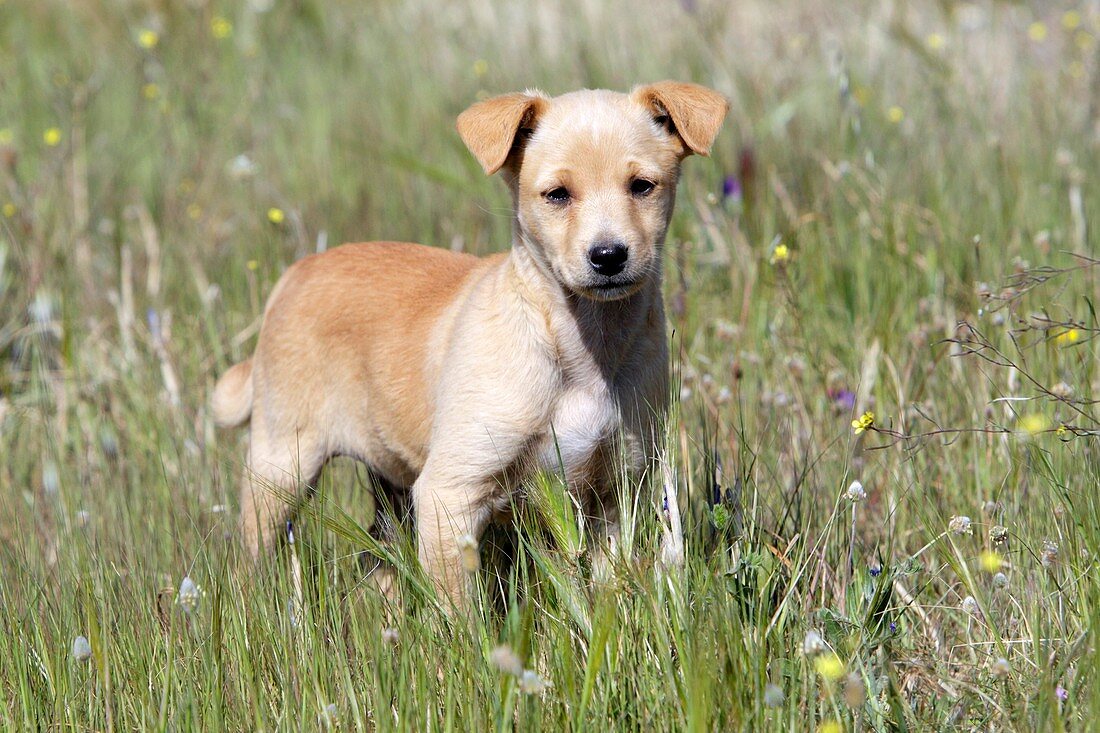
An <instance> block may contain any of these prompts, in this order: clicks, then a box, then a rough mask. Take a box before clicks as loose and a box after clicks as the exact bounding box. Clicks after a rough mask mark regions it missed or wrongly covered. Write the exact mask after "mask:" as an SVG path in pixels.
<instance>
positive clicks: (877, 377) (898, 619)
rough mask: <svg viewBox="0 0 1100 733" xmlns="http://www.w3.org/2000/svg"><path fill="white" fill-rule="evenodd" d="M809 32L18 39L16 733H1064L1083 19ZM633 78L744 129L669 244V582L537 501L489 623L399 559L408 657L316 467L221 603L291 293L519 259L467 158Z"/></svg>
mask: <svg viewBox="0 0 1100 733" xmlns="http://www.w3.org/2000/svg"><path fill="white" fill-rule="evenodd" d="M267 6H271V7H270V8H269V9H266V8H267ZM808 7H809V6H805V7H803V5H802V4H799V3H791V2H783V3H738V4H736V5H732V6H730V5H729V4H727V3H723V2H712V1H710V0H696V1H694V2H683V3H672V2H653V3H648V4H646V5H645V6H644V7H642V8H639V7H637V5H636V4H634V3H625V2H618V1H617V0H615V1H613V2H608V3H602V2H594V1H592V0H568V1H567V2H565V3H563V4H561V5H553V4H550V5H547V4H534V5H528V4H508V5H504V4H502V5H501V6H500V7H497V8H496V9H495V10H490V9H488V8H487V7H485V6H484V4H482V3H462V2H457V3H446V4H443V3H429V2H421V1H420V0H413V1H411V2H408V3H401V4H392V3H338V2H337V3H322V2H319V1H317V0H298V1H297V2H276V3H270V2H263V1H261V0H252V2H249V3H241V4H229V3H206V2H197V3H194V2H189V3H184V2H156V3H153V2H130V3H123V2H118V1H115V0H113V1H111V2H104V3H98V4H96V3H88V4H84V3H75V4H74V3H60V2H44V3H32V2H29V1H26V0H8V1H7V2H0V48H3V49H4V53H3V54H0V207H2V209H0V213H2V217H0V356H2V358H3V361H2V364H0V435H2V440H0V606H2V609H3V610H2V613H0V691H2V692H0V695H2V699H3V702H4V703H5V704H4V705H2V706H0V721H2V723H0V724H2V726H3V728H5V729H24V730H31V729H44V728H57V729H60V728H66V729H78V730H91V729H95V730H103V729H106V730H126V729H147V728H155V729H169V728H170V729H173V730H186V729H209V730H221V729H230V730H236V729H261V728H262V729H325V728H327V727H334V726H337V725H339V726H341V727H343V728H348V729H358V728H368V729H383V730H389V729H398V730H427V729H433V730H434V729H455V730H488V729H504V728H522V729H525V730H528V729H548V730H559V729H573V730H585V729H589V728H592V727H594V726H604V727H610V728H613V729H647V730H648V729H661V730H685V729H686V730H730V729H741V730H811V729H820V730H864V729H873V730H882V731H885V730H930V729H940V730H942V729H961V730H978V729H982V730H1027V731H1031V730H1084V729H1087V727H1088V725H1089V724H1088V721H1089V720H1095V719H1096V718H1097V717H1098V716H1100V691H1098V690H1097V689H1096V684H1095V681H1096V680H1095V677H1096V669H1097V658H1096V652H1095V647H1096V643H1097V640H1096V635H1095V634H1096V628H1097V624H1098V622H1100V576H1098V575H1097V570H1096V564H1095V558H1096V557H1097V556H1098V553H1100V498H1098V497H1100V443H1098V438H1097V435H1098V433H1097V430H1098V429H1100V424H1098V420H1097V414H1098V413H1097V410H1096V405H1095V404H1094V401H1095V400H1097V399H1100V397H1098V388H1100V375H1098V373H1097V366H1098V359H1097V356H1098V354H1097V344H1098V343H1100V341H1098V340H1097V338H1096V337H1097V334H1098V333H1100V330H1098V329H1100V323H1098V322H1097V318H1096V314H1095V310H1094V307H1095V304H1096V301H1097V297H1098V295H1100V284H1098V280H1097V267H1096V264H1097V262H1096V260H1095V259H1089V258H1090V257H1095V252H1096V231H1097V228H1098V222H1100V194H1098V188H1097V182H1096V180H1095V176H1096V172H1097V171H1100V127H1098V125H1097V119H1098V110H1100V82H1098V75H1100V55H1098V54H1100V51H1098V50H1097V48H1098V43H1097V41H1098V37H1100V15H1098V12H1100V11H1098V10H1097V8H1096V5H1095V3H1083V4H1082V5H1081V6H1079V7H1078V6H1071V5H1069V4H1061V3H1055V4H1045V3H1044V4H1039V3H1034V4H1007V3H999V2H991V3H977V4H965V5H959V4H956V3H954V2H943V3H939V4H935V5H928V6H924V7H920V8H918V7H917V6H915V5H914V6H910V4H907V3H889V4H867V3H855V2H847V1H845V2H841V3H832V4H828V5H827V6H823V7H821V8H818V9H813V10H811V9H808ZM143 31H153V32H154V36H150V35H149V34H148V33H143ZM661 78H680V79H690V80H694V81H698V82H700V83H704V84H708V85H711V86H714V87H715V88H717V89H719V90H721V91H722V92H723V93H725V94H727V95H728V96H729V97H730V99H731V101H732V104H733V111H732V114H731V118H730V120H729V122H728V124H727V126H726V128H725V130H724V132H723V133H722V135H721V137H720V139H719V141H718V143H717V145H716V148H715V151H714V154H713V155H712V157H711V158H710V159H709V160H708V159H691V160H689V161H688V162H687V164H686V167H685V175H684V180H683V181H682V183H681V189H680V197H679V206H678V212H677V214H676V217H675V219H674V222H673V226H672V230H671V232H670V236H669V247H668V251H669V262H668V268H667V269H668V277H667V282H668V293H667V299H668V303H669V311H670V320H671V324H672V327H673V329H674V332H675V333H674V337H673V347H674V348H673V351H674V354H675V359H674V362H675V363H674V368H675V370H676V373H677V375H678V395H677V398H678V399H677V407H676V410H675V412H674V414H675V418H674V419H673V420H672V421H671V423H670V425H669V430H668V437H669V441H668V447H669V450H670V453H671V456H672V458H671V467H672V470H673V474H674V480H675V482H676V485H677V487H678V489H679V495H680V505H681V508H682V510H683V512H684V515H685V516H684V522H685V535H686V536H685V541H686V561H685V563H684V565H683V567H682V568H675V569H673V570H671V571H669V572H662V571H661V570H660V568H659V566H658V564H657V557H658V545H659V538H660V536H661V532H662V531H663V530H662V523H661V519H660V517H659V516H658V514H657V511H656V502H655V501H654V500H653V498H652V497H653V493H652V491H650V492H649V493H646V492H645V491H637V490H634V489H629V490H627V491H626V492H625V493H624V501H626V502H627V503H628V509H629V512H628V515H629V516H630V520H629V521H628V522H627V530H628V532H627V538H628V539H629V540H630V542H629V546H628V548H627V550H628V551H627V552H626V553H625V557H624V558H623V559H622V560H621V561H620V562H619V563H618V564H617V566H616V567H615V571H614V573H613V574H612V576H611V577H610V578H609V579H606V580H604V581H602V582H601V581H593V580H592V579H590V578H589V575H590V569H589V568H588V562H587V556H586V553H585V552H584V549H583V548H584V539H585V538H584V532H583V527H580V526H578V524H577V520H576V518H575V517H574V516H573V515H572V513H571V511H570V505H569V504H568V502H565V501H562V500H561V497H562V493H561V488H560V487H559V486H557V485H556V484H555V483H554V481H553V479H552V477H543V478H542V479H540V481H539V482H536V485H535V486H533V487H532V491H533V493H534V494H535V495H541V496H543V500H542V501H535V502H532V509H531V511H530V512H528V513H527V514H525V515H524V518H523V519H522V520H521V522H520V524H521V525H522V526H521V527H520V530H521V531H519V533H518V539H516V538H513V539H511V540H509V539H508V538H507V536H506V535H507V533H504V534H503V535H502V537H503V539H502V540H501V541H502V542H512V543H513V544H514V547H513V553H514V554H515V555H516V556H517V561H516V563H515V565H514V566H513V568H512V569H511V570H510V571H506V570H504V571H501V570H498V571H496V572H493V571H491V570H489V569H487V570H486V571H484V572H482V573H481V574H479V576H478V580H479V582H480V584H481V586H482V588H483V599H482V601H481V602H480V603H479V605H478V612H477V613H475V614H474V615H473V616H472V617H471V618H469V619H455V618H448V617H446V616H444V615H441V614H440V613H438V611H437V610H436V606H435V604H434V601H433V599H432V597H431V594H430V593H427V592H424V591H423V590H422V589H420V587H419V586H418V582H417V576H416V572H415V564H414V563H412V562H410V560H409V557H410V551H409V546H408V538H406V543H405V544H404V545H402V546H401V547H399V548H398V560H399V565H400V567H401V568H402V569H403V570H404V571H405V573H404V575H403V583H404V584H405V585H406V592H407V594H408V597H409V603H408V608H407V609H406V612H405V613H401V614H394V613H393V612H392V611H391V610H388V609H386V608H385V607H384V605H383V604H382V603H381V601H380V600H379V598H378V597H377V596H376V595H375V594H374V593H373V591H372V590H371V589H370V588H369V586H368V584H366V583H364V580H363V572H364V570H363V568H364V562H363V561H362V560H361V559H360V558H361V555H360V553H361V552H362V551H363V550H364V549H369V547H370V543H369V540H368V539H367V538H366V536H365V528H367V527H369V524H370V521H371V517H372V508H371V502H370V500H369V499H368V498H367V496H368V495H369V492H368V491H367V490H366V488H365V486H364V482H365V479H364V477H363V474H362V472H361V471H357V470H356V469H355V467H354V466H352V465H350V464H340V465H335V466H333V469H332V470H330V471H329V472H327V474H326V475H325V477H324V478H323V479H322V482H321V486H320V487H318V488H319V495H318V497H317V501H315V502H314V503H313V504H312V505H311V509H310V510H309V511H308V512H307V513H306V514H305V515H304V516H303V517H302V518H301V520H300V522H299V524H298V527H297V537H296V540H297V541H296V543H295V545H294V547H293V548H291V549H289V550H288V551H286V552H283V553H282V554H281V555H280V556H279V557H278V558H273V559H272V560H271V561H270V562H269V563H267V564H266V565H265V566H264V567H263V568H262V569H261V571H260V572H259V573H258V574H256V575H249V574H248V573H246V572H244V567H245V566H244V563H243V562H242V558H241V557H240V555H239V551H238V549H237V547H236V543H235V540H234V521H235V514H236V488H237V487H236V480H237V479H236V476H237V467H238V466H239V461H240V460H241V456H242V450H241V446H240V436H239V435H238V434H234V433H218V432H215V430H214V428H213V426H212V423H211V419H210V415H209V412H208V409H207V406H206V405H207V399H208V396H209V394H210V391H211V388H212V386H213V383H214V380H215V378H216V376H217V375H218V374H220V373H221V372H222V371H224V369H225V368H226V367H227V366H228V365H229V364H230V363H232V362H233V361H235V360H238V359H240V358H242V357H243V356H244V355H246V354H247V353H248V352H249V350H250V349H251V347H252V345H253V343H254V337H255V333H256V328H257V325H258V318H259V315H260V313H261V309H262V304H263V300H264V298H265V296H266V294H267V293H268V292H269V291H270V289H271V287H272V285H273V284H274V282H275V280H276V279H277V277H278V275H279V274H280V273H281V272H282V270H283V269H284V268H285V267H286V266H287V265H288V264H289V263H291V262H292V261H294V260H295V259H296V258H298V257H300V256H302V255H304V254H306V253H308V252H311V251H314V250H315V249H317V248H319V247H322V246H326V245H335V244H336V243H339V242H343V241H349V240H362V239H371V238H389V239H408V240H415V241H423V242H428V243H432V244H436V245H439V246H443V247H461V248H463V249H466V250H468V251H472V252H476V253H487V252H492V251H497V250H500V249H503V248H505V247H506V246H507V244H508V239H507V237H508V202H507V198H506V196H505V192H504V190H503V186H502V185H501V184H500V182H499V181H495V180H491V179H487V178H485V177H484V176H482V175H481V173H480V171H479V169H478V167H477V165H476V163H475V162H474V161H473V159H472V158H471V156H469V154H468V153H467V152H466V151H465V150H464V149H463V148H462V146H461V143H460V141H459V139H458V136H457V135H456V134H455V133H454V131H453V120H454V117H455V116H456V115H457V113H458V112H459V111H461V109H463V108H464V107H465V106H466V105H467V104H469V103H470V102H471V101H472V100H474V99H476V98H477V97H478V96H479V95H482V94H486V93H497V92H506V91H512V90H516V89H522V88H525V87H529V86H538V87H541V88H543V89H545V90H547V91H549V92H552V93H558V92H564V91H568V90H570V89H573V88H577V87H580V86H609V87H612V88H617V89H626V88H629V87H630V86H631V85H633V84H635V83H638V82H642V81H651V80H656V79H661ZM51 143H52V144H51ZM238 156H243V157H238ZM727 177H734V178H736V180H737V182H738V184H739V187H740V193H738V194H735V195H731V196H728V197H727V196H724V195H723V193H722V191H723V181H724V180H726V178H727ZM272 210H277V212H278V213H276V212H274V211H272ZM280 214H281V216H280ZM273 220H276V221H273ZM778 245H783V246H785V247H786V250H785V252H786V253H787V255H788V257H787V258H786V259H784V258H783V257H782V256H781V255H779V256H777V254H776V252H777V250H776V247H777V246H778ZM364 286H365V287H369V283H364ZM865 411H872V412H873V413H874V426H873V427H872V428H871V429H870V430H867V431H865V432H862V433H861V434H859V435H856V434H855V433H854V431H853V429H852V426H851V422H852V420H853V419H856V418H858V417H859V416H860V415H861V414H863V412H865ZM1059 428H1062V429H1061V430H1059ZM855 480H858V481H860V482H861V483H862V485H863V487H864V491H865V493H866V498H865V499H864V500H862V501H858V502H851V501H849V500H848V499H847V498H846V492H847V491H848V487H849V485H850V484H851V483H852V482H853V481H855ZM649 488H650V489H653V488H654V487H652V486H650V487H649ZM716 497H717V498H716ZM530 515H539V516H538V518H537V521H529V520H531V516H530ZM961 516H965V517H968V518H969V519H970V520H971V521H970V523H969V531H968V532H964V531H961V530H963V529H964V525H965V524H966V523H965V522H963V521H962V520H958V519H956V520H955V521H954V522H952V519H953V518H954V517H961ZM952 527H954V528H955V529H956V530H960V531H959V532H955V531H952V529H951V528H952ZM490 554H491V553H490ZM486 560H487V562H486V566H487V568H489V567H490V566H493V567H499V566H495V565H494V564H493V563H491V562H488V558H486ZM998 573H1000V574H1001V575H998ZM185 576H186V577H190V578H191V579H192V580H193V582H194V583H196V584H197V585H198V587H199V589H200V590H199V591H198V593H197V594H192V593H188V592H185V593H180V586H181V582H182V581H183V579H184V577H185ZM185 590H187V589H185ZM78 636H83V637H85V638H86V639H87V640H88V642H89V647H90V652H91V654H90V656H88V655H87V654H86V653H83V650H77V651H80V652H81V653H79V654H75V655H74V640H75V639H76V638H77V637H78ZM513 655H514V656H515V657H518V662H517V661H515V660H513V659H512V656H513ZM834 655H835V656H834ZM517 664H518V665H519V666H518V667H517V666H516V665H517ZM502 667H503V668H505V669H504V670H502ZM508 670H511V671H508ZM525 670H529V671H530V672H532V674H530V675H528V676H527V678H526V679H523V678H522V677H521V676H520V675H519V674H517V673H522V672H524V671H525ZM540 682H548V683H549V686H548V687H546V689H543V690H541V691H540V690H538V689H535V688H538V687H539V686H540V684H539V683H540Z"/></svg>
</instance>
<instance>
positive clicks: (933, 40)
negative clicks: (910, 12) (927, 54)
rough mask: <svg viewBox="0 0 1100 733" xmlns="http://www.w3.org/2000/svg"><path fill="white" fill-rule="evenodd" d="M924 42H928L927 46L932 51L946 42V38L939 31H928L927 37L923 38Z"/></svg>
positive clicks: (937, 49)
mask: <svg viewBox="0 0 1100 733" xmlns="http://www.w3.org/2000/svg"><path fill="white" fill-rule="evenodd" d="M924 42H925V43H927V44H928V48H930V49H932V50H933V51H939V50H940V49H941V48H943V47H944V45H945V44H946V43H947V41H946V39H944V37H943V36H942V35H940V34H939V33H930V34H928V38H926V39H924Z"/></svg>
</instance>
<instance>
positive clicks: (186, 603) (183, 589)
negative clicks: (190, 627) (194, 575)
mask: <svg viewBox="0 0 1100 733" xmlns="http://www.w3.org/2000/svg"><path fill="white" fill-rule="evenodd" d="M201 599H202V590H201V589H200V588H199V586H198V585H196V584H195V581H193V580H191V576H190V575H185V576H184V578H183V580H182V581H180V589H179V591H178V592H177V593H176V603H178V604H179V606H180V608H182V609H183V610H184V612H185V613H192V612H193V611H194V610H195V609H196V608H198V606H199V601H200V600H201Z"/></svg>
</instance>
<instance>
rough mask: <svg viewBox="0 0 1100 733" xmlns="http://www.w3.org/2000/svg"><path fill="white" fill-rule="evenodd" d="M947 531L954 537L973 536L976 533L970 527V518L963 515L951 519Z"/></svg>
mask: <svg viewBox="0 0 1100 733" xmlns="http://www.w3.org/2000/svg"><path fill="white" fill-rule="evenodd" d="M947 529H948V531H950V532H951V534H954V535H964V534H971V533H972V532H973V531H974V530H973V528H972V527H971V526H970V517H968V516H965V515H962V514H960V515H957V516H954V517H951V521H950V522H948V523H947Z"/></svg>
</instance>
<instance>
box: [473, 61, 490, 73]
mask: <svg viewBox="0 0 1100 733" xmlns="http://www.w3.org/2000/svg"><path fill="white" fill-rule="evenodd" d="M488 73H489V62H488V61H486V60H485V59H478V60H477V61H475V62H474V76H485V75H486V74H488Z"/></svg>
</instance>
